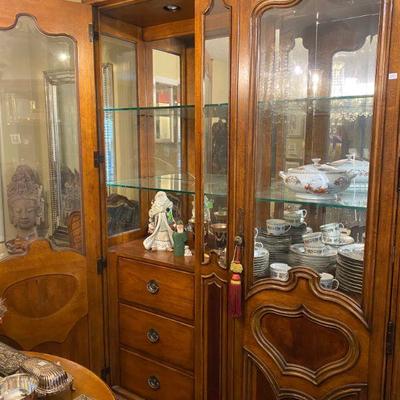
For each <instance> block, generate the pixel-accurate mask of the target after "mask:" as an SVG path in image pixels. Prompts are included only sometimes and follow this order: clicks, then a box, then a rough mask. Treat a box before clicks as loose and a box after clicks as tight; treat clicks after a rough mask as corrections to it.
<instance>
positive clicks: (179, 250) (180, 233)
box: [172, 221, 187, 257]
mask: <svg viewBox="0 0 400 400" xmlns="http://www.w3.org/2000/svg"><path fill="white" fill-rule="evenodd" d="M184 229H185V227H184V225H183V222H182V221H178V222H177V223H176V232H174V233H173V234H172V238H173V240H174V254H175V255H176V256H178V257H183V256H184V255H185V242H186V240H187V233H186V232H185V230H184Z"/></svg>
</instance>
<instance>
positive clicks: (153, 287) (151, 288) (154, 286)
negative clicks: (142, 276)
mask: <svg viewBox="0 0 400 400" xmlns="http://www.w3.org/2000/svg"><path fill="white" fill-rule="evenodd" d="M159 290H160V286H158V283H157V282H156V281H155V280H154V279H152V280H151V281H148V282H147V291H148V292H149V293H151V294H156V293H158V291H159Z"/></svg>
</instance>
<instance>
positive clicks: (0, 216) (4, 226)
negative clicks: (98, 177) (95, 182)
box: [0, 16, 83, 257]
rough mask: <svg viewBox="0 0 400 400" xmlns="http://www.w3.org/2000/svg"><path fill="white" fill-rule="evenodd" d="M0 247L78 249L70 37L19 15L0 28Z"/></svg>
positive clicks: (7, 251)
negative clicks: (44, 241) (45, 241)
mask: <svg viewBox="0 0 400 400" xmlns="http://www.w3.org/2000/svg"><path fill="white" fill-rule="evenodd" d="M0 59H1V60H2V61H1V63H0V180H1V186H0V191H1V196H0V197H1V201H0V206H1V212H0V242H1V244H0V246H1V250H0V253H1V254H2V256H3V257H4V256H7V255H8V254H20V253H24V252H25V250H26V247H27V245H28V244H29V242H31V241H32V240H35V239H37V238H49V239H51V240H52V242H53V244H54V245H56V246H59V247H69V248H73V249H76V250H81V249H82V240H83V238H82V223H81V170H80V148H79V114H78V104H77V98H78V94H77V84H76V44H75V42H74V41H73V40H72V39H71V38H69V37H67V36H62V35H57V36H55V35H54V36H51V35H46V34H45V33H43V32H41V31H40V30H39V28H38V26H37V24H36V21H35V20H34V18H32V17H30V16H20V17H19V18H18V20H17V22H16V24H15V26H13V27H12V28H10V29H4V30H0Z"/></svg>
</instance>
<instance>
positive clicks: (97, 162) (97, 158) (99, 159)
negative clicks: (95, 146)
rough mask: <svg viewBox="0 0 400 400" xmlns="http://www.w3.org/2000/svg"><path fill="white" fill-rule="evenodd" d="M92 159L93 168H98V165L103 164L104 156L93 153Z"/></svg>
mask: <svg viewBox="0 0 400 400" xmlns="http://www.w3.org/2000/svg"><path fill="white" fill-rule="evenodd" d="M93 158H94V166H95V167H96V168H99V167H100V164H103V162H104V155H103V154H101V153H100V151H95V152H94V154H93Z"/></svg>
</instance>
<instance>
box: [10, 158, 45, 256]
mask: <svg viewBox="0 0 400 400" xmlns="http://www.w3.org/2000/svg"><path fill="white" fill-rule="evenodd" d="M7 202H8V209H9V213H10V220H11V223H12V224H13V225H14V226H15V228H16V237H15V239H12V240H8V241H7V242H6V246H7V250H8V252H9V253H10V254H19V253H24V252H25V251H26V249H27V247H28V244H29V243H30V242H32V241H33V240H35V239H37V238H38V233H37V227H38V226H39V225H40V224H41V223H42V222H43V215H44V197H43V187H42V185H41V184H40V181H39V177H38V174H37V172H36V171H34V170H33V169H32V168H31V167H29V166H27V165H19V166H18V167H17V169H16V171H15V173H14V175H13V176H12V178H11V182H10V183H9V185H8V186H7Z"/></svg>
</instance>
